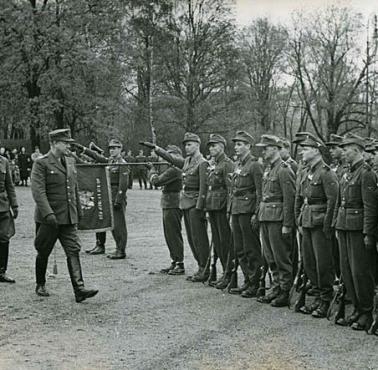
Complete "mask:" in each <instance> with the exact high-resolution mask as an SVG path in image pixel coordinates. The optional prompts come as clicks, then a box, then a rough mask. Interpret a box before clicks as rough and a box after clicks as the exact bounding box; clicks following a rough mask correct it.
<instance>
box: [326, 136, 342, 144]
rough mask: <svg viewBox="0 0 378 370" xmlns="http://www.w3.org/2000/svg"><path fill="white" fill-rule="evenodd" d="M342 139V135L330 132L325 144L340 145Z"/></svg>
mask: <svg viewBox="0 0 378 370" xmlns="http://www.w3.org/2000/svg"><path fill="white" fill-rule="evenodd" d="M342 141H343V137H342V136H340V135H335V134H331V135H330V137H329V141H327V142H326V143H325V144H326V145H327V146H333V145H334V146H337V145H340V143H341V142H342Z"/></svg>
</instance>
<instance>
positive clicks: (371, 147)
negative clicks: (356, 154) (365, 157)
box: [365, 140, 378, 153]
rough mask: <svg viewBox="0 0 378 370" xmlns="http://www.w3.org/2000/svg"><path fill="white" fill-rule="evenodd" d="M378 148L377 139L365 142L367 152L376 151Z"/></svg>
mask: <svg viewBox="0 0 378 370" xmlns="http://www.w3.org/2000/svg"><path fill="white" fill-rule="evenodd" d="M377 149H378V142H376V141H375V140H373V141H369V142H368V143H366V144H365V152H367V153H374V152H376V151H377Z"/></svg>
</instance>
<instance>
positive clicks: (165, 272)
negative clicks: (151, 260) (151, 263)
mask: <svg viewBox="0 0 378 370" xmlns="http://www.w3.org/2000/svg"><path fill="white" fill-rule="evenodd" d="M175 267H176V262H174V261H172V262H171V265H170V266H169V267H167V268H165V269H161V270H160V273H161V274H168V273H169V271H171V270H173V269H174V268H175Z"/></svg>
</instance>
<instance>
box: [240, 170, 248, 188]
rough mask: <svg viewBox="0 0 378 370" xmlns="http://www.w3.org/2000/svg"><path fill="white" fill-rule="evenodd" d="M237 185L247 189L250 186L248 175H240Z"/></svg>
mask: <svg viewBox="0 0 378 370" xmlns="http://www.w3.org/2000/svg"><path fill="white" fill-rule="evenodd" d="M238 185H239V187H241V188H244V187H248V186H250V185H251V180H250V178H249V173H241V174H240V175H239V178H238Z"/></svg>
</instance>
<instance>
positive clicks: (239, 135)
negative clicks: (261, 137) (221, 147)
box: [232, 131, 254, 144]
mask: <svg viewBox="0 0 378 370" xmlns="http://www.w3.org/2000/svg"><path fill="white" fill-rule="evenodd" d="M253 140H254V139H253V136H252V135H250V134H249V133H248V132H246V131H236V135H235V137H234V138H233V139H232V141H233V142H235V141H243V142H244V143H247V144H253Z"/></svg>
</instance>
